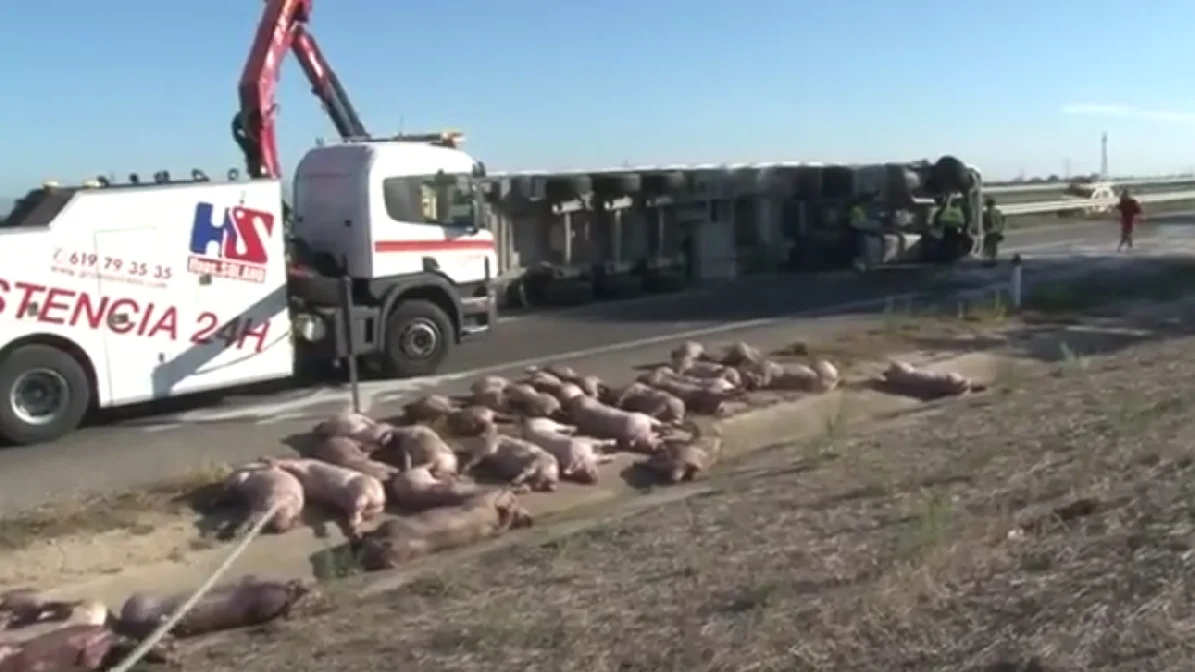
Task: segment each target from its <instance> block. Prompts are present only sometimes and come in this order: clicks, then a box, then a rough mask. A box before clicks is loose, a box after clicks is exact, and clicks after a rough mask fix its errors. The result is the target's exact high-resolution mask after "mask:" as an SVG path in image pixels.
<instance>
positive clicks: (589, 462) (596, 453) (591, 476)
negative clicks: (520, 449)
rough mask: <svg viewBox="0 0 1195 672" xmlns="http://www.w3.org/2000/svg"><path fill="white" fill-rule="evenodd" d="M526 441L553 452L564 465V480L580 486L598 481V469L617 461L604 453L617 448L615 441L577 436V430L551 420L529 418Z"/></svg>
mask: <svg viewBox="0 0 1195 672" xmlns="http://www.w3.org/2000/svg"><path fill="white" fill-rule="evenodd" d="M522 434H523V438H524V439H526V440H528V441H530V442H531V443H534V444H535V445H537V446H539V447H540V448H543V449H544V450H546V451H548V452H549V453H551V455H552V457H555V458H556V462H557V464H559V466H560V475H561V477H563V478H566V479H569V480H573V481H577V482H578V483H587V484H594V483H597V481H598V466H599V465H602V464H606V463H608V462H610V461H611V460H612V459H614V458H613V456H611V455H606V454H604V453H603V451H606V450H612V449H614V448H615V447H617V445H618V442H617V441H616V440H615V439H598V438H594V437H592V436H577V428H576V427H573V426H571V425H562V424H560V423H558V422H556V421H554V420H550V419H548V418H526V419H524V420H523V426H522Z"/></svg>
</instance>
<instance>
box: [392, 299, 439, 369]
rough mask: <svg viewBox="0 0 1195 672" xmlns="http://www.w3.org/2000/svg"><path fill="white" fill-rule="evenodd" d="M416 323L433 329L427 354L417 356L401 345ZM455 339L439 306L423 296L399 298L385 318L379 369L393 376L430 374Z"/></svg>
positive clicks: (437, 367) (436, 367)
mask: <svg viewBox="0 0 1195 672" xmlns="http://www.w3.org/2000/svg"><path fill="white" fill-rule="evenodd" d="M416 325H418V326H419V327H422V328H429V329H434V332H435V338H436V340H435V345H434V347H433V349H432V350H431V351H430V352H429V353H428V354H427V355H423V356H417V355H415V354H412V353H409V352H407V351H406V350H405V349H404V347H403V339H404V336H405V335H406V334H407V332H408V329H410V328H412V327H415V326H416ZM455 339H456V334H455V332H454V331H453V328H452V320H451V319H449V317H448V315H446V314H445V313H444V311H443V310H441V309H440V307H439V306H437V305H436V304H434V303H432V302H431V301H425V300H423V299H411V300H409V301H400V302H399V304H398V305H397V306H395V307H394V308H393V309H392V310H391V311H390V315H388V316H387V317H386V343H385V351H384V352H383V354H382V361H383V363H384V366H383V368H384V370H385V372H386V374H387V375H389V376H393V377H397V378H410V377H413V376H431V375H434V374H435V373H436V371H437V370H439V368H440V364H441V362H443V361H444V358H445V357H447V356H448V352H449V351H450V350H451V349H452V344H453V343H454V341H455Z"/></svg>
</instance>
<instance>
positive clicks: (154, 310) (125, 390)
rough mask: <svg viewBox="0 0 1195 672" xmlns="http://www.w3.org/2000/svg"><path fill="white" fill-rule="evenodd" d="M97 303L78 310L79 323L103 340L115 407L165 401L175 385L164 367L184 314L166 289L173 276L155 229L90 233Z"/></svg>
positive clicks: (171, 354) (181, 328) (177, 341)
mask: <svg viewBox="0 0 1195 672" xmlns="http://www.w3.org/2000/svg"><path fill="white" fill-rule="evenodd" d="M94 236H95V238H94V240H95V252H96V264H95V272H96V274H97V275H98V276H99V280H98V285H99V295H100V297H102V298H100V299H98V300H97V301H96V302H89V305H88V306H87V308H86V309H85V308H84V307H83V306H80V308H79V311H80V313H81V314H82V315H81V318H82V319H85V320H88V321H92V322H93V323H94V322H98V321H99V320H101V319H102V320H103V321H104V322H105V324H102V325H97V326H98V327H99V328H100V330H101V332H102V333H103V335H104V337H103V338H104V352H105V357H106V358H107V363H108V367H107V368H108V372H109V374H108V380H107V381H100V384H101V385H104V384H107V385H108V392H109V394H110V395H111V399H112V401H113V402H115V403H135V402H138V401H147V400H150V399H158V398H162V397H167V396H170V394H171V393H172V392H174V391H175V389H176V388H175V385H174V382H176V381H172V380H171V379H170V377H169V376H164V375H163V373H164V371H163V368H162V367H164V366H168V364H169V362H170V361H172V359H173V358H174V357H175V355H176V354H177V353H178V351H179V350H180V339H181V338H183V337H184V336H185V329H184V322H183V315H182V314H181V311H180V308H179V306H178V302H177V300H176V299H175V297H174V295H173V292H171V287H172V285H173V284H175V277H174V276H175V271H174V269H172V268H171V266H170V264H168V263H166V264H164V263H161V262H162V261H163V260H162V259H161V258H160V257H159V256H158V254H157V251H158V250H160V249H161V248H160V247H159V246H158V245H157V243H158V242H159V241H158V230H157V229H154V228H137V229H121V230H109V231H97V232H96V233H95V234H94Z"/></svg>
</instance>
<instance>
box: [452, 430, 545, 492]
mask: <svg viewBox="0 0 1195 672" xmlns="http://www.w3.org/2000/svg"><path fill="white" fill-rule="evenodd" d="M461 445H462V446H464V447H465V448H466V449H467V450H468V451H469V454H470V458H469V464H468V467H467V468H466V471H471V470H472V469H474V468H481V469H483V470H485V471H486V472H488V473H491V474H493V476H494V477H495V478H499V479H502V480H503V481H505V482H506V483H508V484H510V487H511V488H514V489H516V490H522V489H529V490H532V491H537V492H551V491H553V490H555V489H556V486H557V485H558V484H559V483H560V464H559V463H558V462H557V461H556V458H555V457H553V456H552V454H551V453H549V452H547V451H545V450H544V449H543V448H540V447H539V446H537V445H535V444H534V443H531V442H530V441H526V440H524V439H517V438H515V437H513V436H506V435H504V434H498V433H497V432H489V433H487V434H484V435H482V436H475V437H469V438H467V439H465V440H463V441H462V442H461Z"/></svg>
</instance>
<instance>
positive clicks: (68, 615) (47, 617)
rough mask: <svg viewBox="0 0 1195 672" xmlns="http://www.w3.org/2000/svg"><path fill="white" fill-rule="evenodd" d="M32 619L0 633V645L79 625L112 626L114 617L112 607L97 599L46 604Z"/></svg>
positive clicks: (10, 644)
mask: <svg viewBox="0 0 1195 672" xmlns="http://www.w3.org/2000/svg"><path fill="white" fill-rule="evenodd" d="M31 616H32V618H29V619H26V620H24V621H21V622H14V623H12V624H11V626H10V627H9V628H7V629H4V630H0V646H13V645H20V644H23V643H25V642H27V641H29V640H31V639H34V638H36V637H40V636H42V635H44V634H47V633H50V632H53V631H55V630H61V629H63V628H68V627H73V626H79V625H101V626H104V625H110V624H111V623H112V620H113V619H112V614H111V612H109V611H108V607H107V606H105V605H104V604H103V603H100V602H97V601H95V600H77V601H71V602H60V601H45V602H42V603H41V604H40V605H39V607H38V611H37V613H34V614H31Z"/></svg>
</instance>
